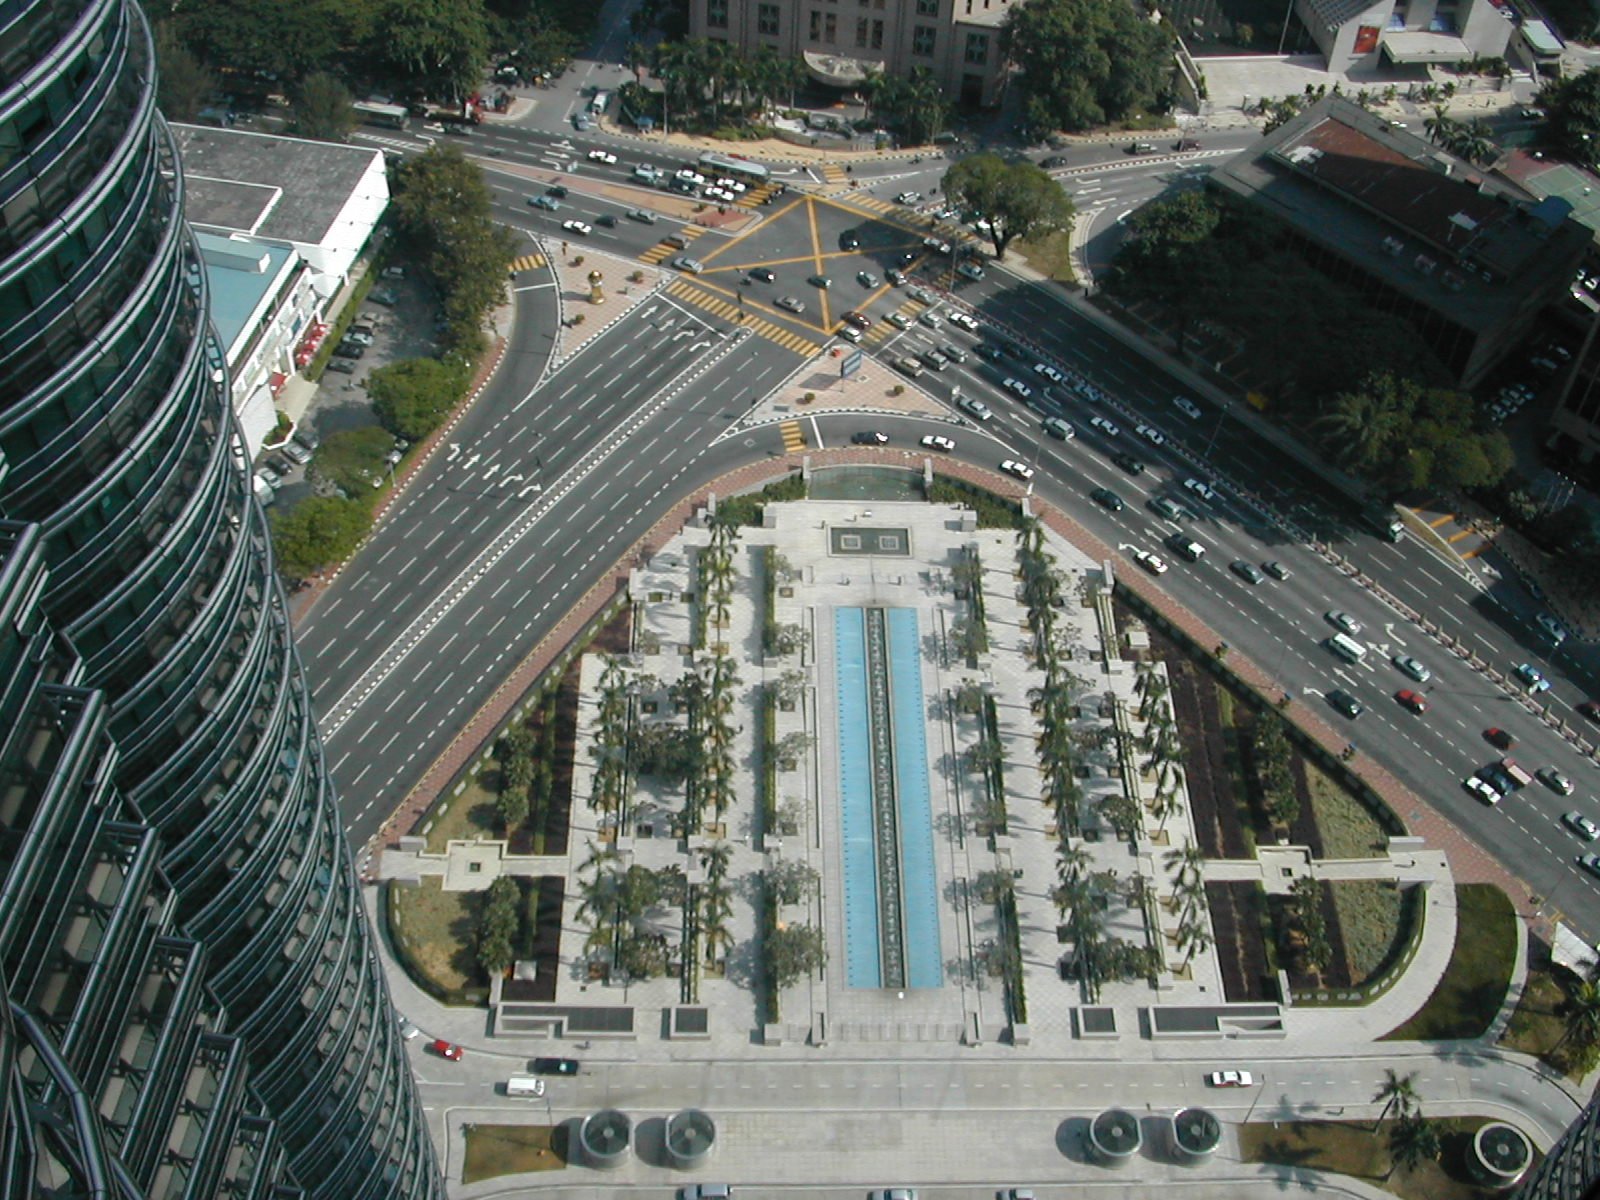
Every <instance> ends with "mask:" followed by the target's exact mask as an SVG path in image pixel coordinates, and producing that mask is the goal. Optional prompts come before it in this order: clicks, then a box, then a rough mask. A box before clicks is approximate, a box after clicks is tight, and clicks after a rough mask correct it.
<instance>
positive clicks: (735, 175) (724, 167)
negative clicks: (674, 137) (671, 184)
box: [700, 150, 771, 187]
mask: <svg viewBox="0 0 1600 1200" xmlns="http://www.w3.org/2000/svg"><path fill="white" fill-rule="evenodd" d="M700 170H701V171H703V172H704V173H705V174H707V175H710V176H713V177H717V176H726V177H727V178H729V179H737V180H738V181H739V182H740V183H747V184H750V185H751V186H753V187H755V186H760V185H761V184H763V183H766V182H767V179H768V178H769V177H770V174H771V173H770V172H769V171H768V170H767V169H766V168H765V167H763V166H762V165H761V164H760V163H755V162H751V161H750V160H749V159H747V158H734V157H732V156H731V155H727V154H718V153H716V152H715V151H713V150H707V151H706V152H705V153H704V154H702V155H701V156H700Z"/></svg>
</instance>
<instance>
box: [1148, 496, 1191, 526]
mask: <svg viewBox="0 0 1600 1200" xmlns="http://www.w3.org/2000/svg"><path fill="white" fill-rule="evenodd" d="M1145 507H1146V508H1148V509H1149V510H1150V511H1151V512H1153V513H1155V514H1156V515H1157V516H1159V517H1165V518H1166V519H1167V520H1169V521H1187V520H1189V519H1190V515H1189V510H1188V509H1186V508H1184V507H1183V506H1182V505H1181V504H1177V503H1174V502H1173V501H1172V500H1169V499H1168V498H1167V497H1165V496H1152V497H1151V498H1150V499H1149V500H1147V501H1145Z"/></svg>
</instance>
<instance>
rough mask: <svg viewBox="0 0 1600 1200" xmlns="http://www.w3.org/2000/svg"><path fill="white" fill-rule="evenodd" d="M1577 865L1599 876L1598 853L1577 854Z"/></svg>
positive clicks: (1599, 860)
mask: <svg viewBox="0 0 1600 1200" xmlns="http://www.w3.org/2000/svg"><path fill="white" fill-rule="evenodd" d="M1578 865H1579V866H1580V867H1582V868H1583V869H1584V870H1585V871H1587V872H1589V874H1591V875H1593V876H1595V877H1596V878H1600V854H1580V855H1578Z"/></svg>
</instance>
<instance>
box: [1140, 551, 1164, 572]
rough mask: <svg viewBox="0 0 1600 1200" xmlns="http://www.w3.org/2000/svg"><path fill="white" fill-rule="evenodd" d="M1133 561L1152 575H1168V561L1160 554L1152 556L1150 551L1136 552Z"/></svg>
mask: <svg viewBox="0 0 1600 1200" xmlns="http://www.w3.org/2000/svg"><path fill="white" fill-rule="evenodd" d="M1133 561H1134V562H1136V563H1138V564H1139V565H1140V566H1141V567H1143V568H1144V569H1145V570H1146V571H1149V572H1150V574H1152V575H1165V574H1166V573H1167V564H1166V560H1165V559H1163V558H1162V557H1161V556H1160V555H1159V554H1151V553H1150V551H1148V550H1135V551H1134V552H1133Z"/></svg>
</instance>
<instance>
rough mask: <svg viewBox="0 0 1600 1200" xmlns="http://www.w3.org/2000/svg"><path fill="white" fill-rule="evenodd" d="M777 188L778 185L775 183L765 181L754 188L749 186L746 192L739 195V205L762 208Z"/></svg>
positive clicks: (741, 206)
mask: <svg viewBox="0 0 1600 1200" xmlns="http://www.w3.org/2000/svg"><path fill="white" fill-rule="evenodd" d="M777 190H778V185H777V184H775V183H763V184H758V185H757V186H755V187H753V188H748V189H746V191H745V194H744V195H742V196H740V197H739V207H740V208H760V207H761V206H762V205H763V204H765V203H766V202H767V197H768V196H770V195H772V193H773V192H775V191H777Z"/></svg>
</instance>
